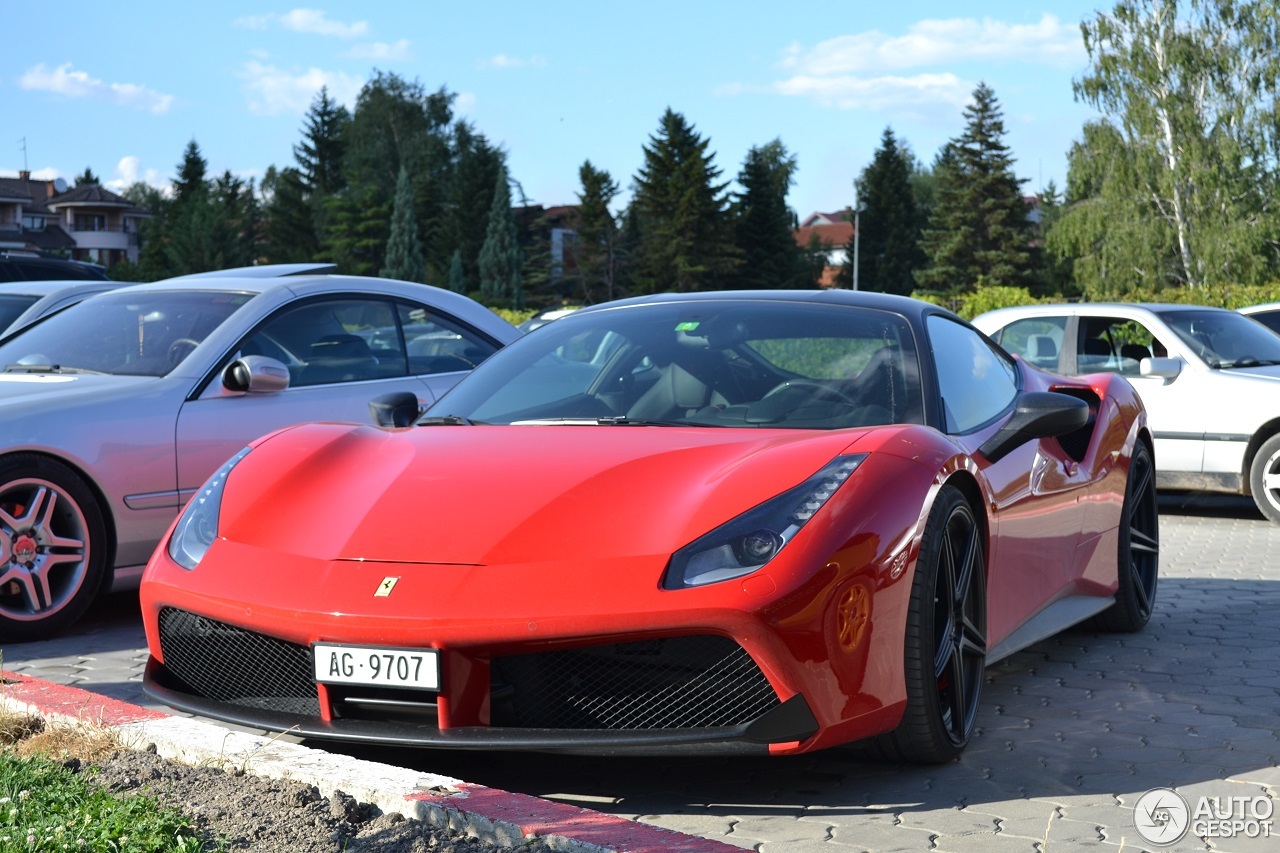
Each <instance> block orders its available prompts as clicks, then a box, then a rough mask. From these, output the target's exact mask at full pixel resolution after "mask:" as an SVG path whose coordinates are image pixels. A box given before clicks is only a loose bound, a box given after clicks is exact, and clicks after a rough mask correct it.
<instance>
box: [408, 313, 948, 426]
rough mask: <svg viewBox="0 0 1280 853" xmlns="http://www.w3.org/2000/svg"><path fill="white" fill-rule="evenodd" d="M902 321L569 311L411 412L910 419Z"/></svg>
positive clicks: (527, 420)
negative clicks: (424, 407) (425, 406)
mask: <svg viewBox="0 0 1280 853" xmlns="http://www.w3.org/2000/svg"><path fill="white" fill-rule="evenodd" d="M921 399H922V394H921V388H920V369H919V358H918V356H917V351H916V345H915V340H914V337H913V335H912V331H911V328H910V326H909V325H908V323H907V321H906V319H905V318H903V317H902V316H900V315H897V314H893V313H890V312H888V311H880V310H871V309H864V308H854V307H843V306H834V305H815V304H808V303H799V302H794V303H793V302H786V301H781V300H760V301H758V302H751V301H743V302H737V303H733V304H726V303H722V302H716V301H714V300H709V301H707V302H687V303H667V304H661V305H653V306H632V307H627V308H624V309H618V310H604V311H597V312H590V313H586V314H574V315H570V316H568V317H565V318H563V319H560V320H556V321H555V322H553V323H549V324H547V325H546V326H544V327H543V328H541V329H538V330H537V331H536V332H533V333H531V334H529V335H527V336H526V337H524V338H522V339H520V340H518V341H515V342H514V343H512V344H510V345H509V346H508V347H507V348H506V349H503V350H500V351H499V352H498V353H497V354H495V355H494V356H493V357H491V358H490V359H489V360H488V361H486V362H485V363H484V364H482V365H480V367H479V368H477V369H476V371H475V372H474V373H473V374H472V375H471V376H469V377H467V378H466V379H463V380H462V382H461V383H460V384H459V385H458V386H457V387H456V388H454V389H453V390H452V391H450V392H449V393H448V394H447V395H445V396H444V397H443V398H441V400H440V401H438V402H437V403H436V404H435V405H434V406H432V407H431V409H430V410H429V411H428V412H427V417H428V418H432V419H433V420H430V421H428V420H424V421H423V422H424V423H437V422H438V423H460V422H470V423H486V424H516V425H531V426H532V425H537V424H575V425H584V426H627V425H633V424H634V425H682V426H683V425H687V426H704V427H757V428H763V427H773V428H797V429H840V428H845V427H852V426H870V425H875V424H889V423H923V409H922V403H921Z"/></svg>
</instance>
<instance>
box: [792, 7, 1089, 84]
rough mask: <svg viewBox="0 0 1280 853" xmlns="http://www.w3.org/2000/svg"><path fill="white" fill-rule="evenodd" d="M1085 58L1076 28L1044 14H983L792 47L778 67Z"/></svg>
mask: <svg viewBox="0 0 1280 853" xmlns="http://www.w3.org/2000/svg"><path fill="white" fill-rule="evenodd" d="M1084 59H1085V50H1084V44H1083V42H1082V41H1081V38H1080V28H1079V27H1078V26H1075V25H1069V24H1063V23H1062V22H1060V21H1059V20H1058V19H1057V18H1056V17H1054V16H1053V15H1049V14H1045V15H1044V16H1042V17H1041V18H1040V20H1039V21H1038V22H1037V23H1034V24H1008V23H1005V22H1003V21H994V20H992V19H990V18H983V19H982V20H981V21H979V20H977V19H974V18H951V19H947V20H939V19H930V20H925V21H920V22H918V23H916V24H912V25H911V26H910V27H909V28H908V29H907V32H906V34H905V35H900V36H888V35H885V34H884V33H882V32H879V31H878V30H870V31H868V32H864V33H856V34H854V35H844V36H836V37H835V38H832V39H827V40H826V41H823V42H819V43H818V44H817V45H815V46H814V47H812V48H805V47H803V46H801V45H798V44H796V45H792V46H791V47H790V48H789V49H788V51H787V55H786V57H785V59H784V60H783V62H782V67H783V68H787V69H790V70H793V71H795V72H796V73H798V74H810V75H828V74H848V73H853V72H860V71H873V70H879V71H883V70H886V69H905V68H924V67H930V66H935V67H936V66H939V65H943V64H946V63H953V62H960V61H965V60H982V61H988V62H990V61H1000V60H1005V61H1016V62H1031V63H1036V64H1051V65H1073V64H1080V63H1082V62H1083V61H1084Z"/></svg>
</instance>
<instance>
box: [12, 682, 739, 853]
mask: <svg viewBox="0 0 1280 853" xmlns="http://www.w3.org/2000/svg"><path fill="white" fill-rule="evenodd" d="M0 682H2V683H3V690H4V692H5V694H6V695H7V696H8V697H10V698H11V699H14V700H16V701H19V702H22V703H25V704H26V705H29V706H30V707H32V708H34V709H36V710H37V711H39V712H40V713H41V714H42V715H45V716H53V715H56V716H60V717H65V718H70V719H73V720H80V721H83V722H85V723H92V724H94V725H100V726H105V727H108V728H111V727H115V726H122V725H127V724H130V723H140V722H141V723H145V722H149V721H154V720H162V719H166V718H168V717H169V716H170V715H168V714H165V713H163V712H161V711H153V710H150V709H148V708H143V707H140V706H138V705H132V704H130V703H128V702H121V701H120V700H118V699H112V698H110V697H107V696H99V695H98V694H96V693H90V692H89V691H87V690H83V689H81V688H79V687H72V686H69V685H65V684H54V683H52V682H49V681H43V680H41V679H38V678H32V677H30V676H26V675H20V674H18V673H13V672H7V671H4V670H0ZM179 719H180V718H179ZM459 787H460V789H461V792H462V795H461V796H459V795H457V794H453V795H446V796H436V795H432V794H425V793H422V792H421V791H408V792H405V793H404V795H403V799H405V800H412V801H418V802H423V803H428V804H431V805H434V806H437V807H439V808H442V809H446V810H448V811H452V812H457V813H460V814H463V815H472V816H475V817H478V818H480V819H482V820H484V821H488V822H490V823H493V824H505V825H508V826H515V827H518V828H519V830H520V832H521V834H522V835H524V836H525V837H528V836H529V835H535V836H540V837H549V836H559V837H561V838H565V839H568V840H570V841H574V842H577V843H579V844H582V845H584V846H587V847H589V846H594V847H595V848H597V849H599V850H601V851H605V850H607V851H612V852H613V853H671V851H680V853H731V851H732V853H742V848H740V847H735V846H733V845H731V844H725V843H724V842H721V841H715V840H713V839H710V838H698V837H697V836H693V835H685V834H684V833H682V832H676V831H675V830H671V829H663V828H662V827H658V826H651V825H649V824H645V823H637V822H636V821H631V820H627V819H626V818H621V817H617V816H615V815H610V814H605V813H604V812H597V811H592V810H591V809H585V808H581V807H578V806H571V805H568V804H565V803H556V802H552V801H551V800H544V799H541V798H539V797H532V796H529V795H528V794H515V793H512V792H510V791H503V790H501V789H499V788H488V787H485V786H483V785H472V784H470V783H463V784H462V785H460V786H459Z"/></svg>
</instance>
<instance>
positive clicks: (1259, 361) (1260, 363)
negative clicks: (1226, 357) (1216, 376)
mask: <svg viewBox="0 0 1280 853" xmlns="http://www.w3.org/2000/svg"><path fill="white" fill-rule="evenodd" d="M1276 364H1280V361H1275V360H1273V359H1269V358H1254V357H1253V356H1251V355H1247V356H1245V357H1244V358H1237V359H1236V360H1235V361H1220V362H1218V363H1217V364H1215V365H1214V367H1271V366H1272V365H1276Z"/></svg>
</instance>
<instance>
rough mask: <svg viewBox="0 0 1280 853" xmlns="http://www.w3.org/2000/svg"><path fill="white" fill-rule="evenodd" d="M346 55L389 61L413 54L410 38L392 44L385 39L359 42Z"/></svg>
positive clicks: (405, 57)
mask: <svg viewBox="0 0 1280 853" xmlns="http://www.w3.org/2000/svg"><path fill="white" fill-rule="evenodd" d="M346 56H349V57H351V58H352V59H372V60H374V61H376V62H387V61H399V60H404V59H409V58H410V57H411V56H412V54H411V53H410V51H409V40H408V39H400V40H399V41H396V42H392V43H391V44H387V43H386V42H384V41H375V42H370V43H368V44H358V45H356V46H355V47H353V48H351V50H349V51H347V53H346Z"/></svg>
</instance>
